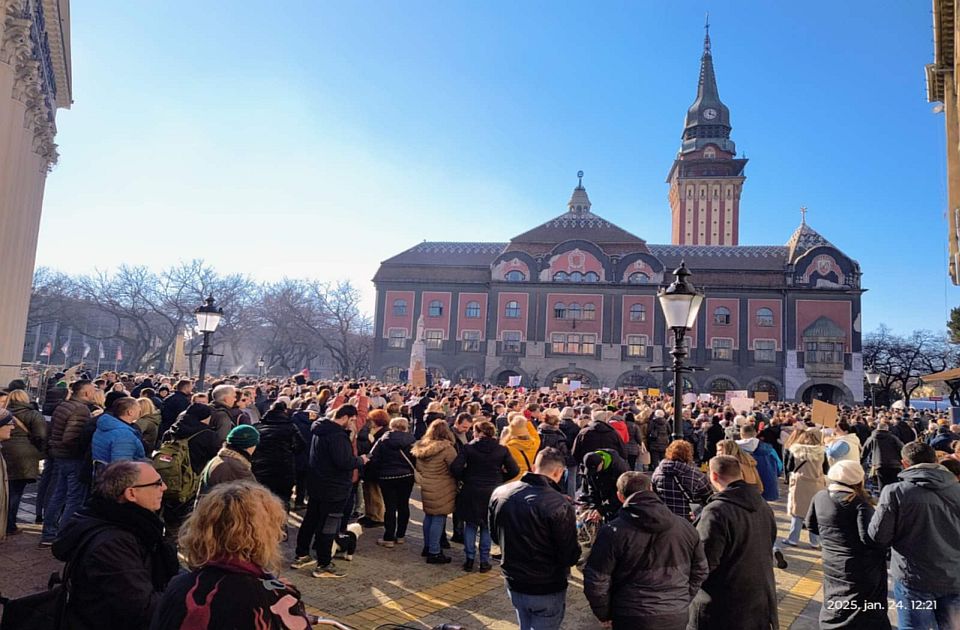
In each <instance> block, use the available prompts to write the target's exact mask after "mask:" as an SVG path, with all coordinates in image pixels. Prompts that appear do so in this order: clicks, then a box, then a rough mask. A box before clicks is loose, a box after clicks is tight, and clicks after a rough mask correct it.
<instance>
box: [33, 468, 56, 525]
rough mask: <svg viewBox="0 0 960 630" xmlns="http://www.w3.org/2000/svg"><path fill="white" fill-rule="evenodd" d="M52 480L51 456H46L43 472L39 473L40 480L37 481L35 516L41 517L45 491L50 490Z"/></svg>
mask: <svg viewBox="0 0 960 630" xmlns="http://www.w3.org/2000/svg"><path fill="white" fill-rule="evenodd" d="M52 481H53V458H50V457H48V458H47V459H45V460H44V461H43V472H42V473H40V481H38V482H37V507H36V512H37V518H41V519H42V518H43V506H45V505H46V504H47V493H48V492H49V491H50V484H51V482H52Z"/></svg>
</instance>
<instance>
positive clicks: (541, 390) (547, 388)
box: [540, 387, 550, 394]
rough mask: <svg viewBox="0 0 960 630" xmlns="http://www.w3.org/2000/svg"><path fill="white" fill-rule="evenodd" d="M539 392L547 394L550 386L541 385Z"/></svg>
mask: <svg viewBox="0 0 960 630" xmlns="http://www.w3.org/2000/svg"><path fill="white" fill-rule="evenodd" d="M540 393H541V394H549V393H550V388H549V387H541V388H540Z"/></svg>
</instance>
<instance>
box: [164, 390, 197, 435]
mask: <svg viewBox="0 0 960 630" xmlns="http://www.w3.org/2000/svg"><path fill="white" fill-rule="evenodd" d="M189 406H190V397H189V396H187V395H186V394H184V393H182V392H173V393H172V394H170V395H169V396H167V397H166V398H164V399H163V406H162V407H161V408H160V429H159V433H160V435H161V436H162V435H163V434H164V433H166V431H167V429H169V428H170V427H172V426H173V423H174V422H176V421H177V418H178V417H179V416H180V414H181V413H183V412H184V411H186V410H187V407H189Z"/></svg>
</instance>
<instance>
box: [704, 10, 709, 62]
mask: <svg viewBox="0 0 960 630" xmlns="http://www.w3.org/2000/svg"><path fill="white" fill-rule="evenodd" d="M703 30H704V31H706V33H705V34H704V36H703V54H705V55H708V54H710V12H709V11H707V18H706V20H705V22H704V25H703Z"/></svg>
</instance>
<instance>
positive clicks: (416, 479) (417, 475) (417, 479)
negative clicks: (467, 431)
mask: <svg viewBox="0 0 960 630" xmlns="http://www.w3.org/2000/svg"><path fill="white" fill-rule="evenodd" d="M400 455H401V456H402V457H403V459H405V460H406V462H407V465H408V466H410V470H412V471H413V483H415V484H417V485H418V486H422V485H423V475H421V474H420V471H419V470H417V467H416V466H414V465H413V462H411V461H410V458H409V457H407V454H406V453H404V452H403V449H400ZM0 630H3V629H2V628H0Z"/></svg>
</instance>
